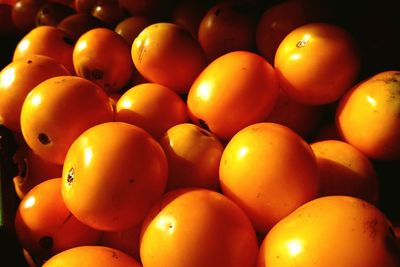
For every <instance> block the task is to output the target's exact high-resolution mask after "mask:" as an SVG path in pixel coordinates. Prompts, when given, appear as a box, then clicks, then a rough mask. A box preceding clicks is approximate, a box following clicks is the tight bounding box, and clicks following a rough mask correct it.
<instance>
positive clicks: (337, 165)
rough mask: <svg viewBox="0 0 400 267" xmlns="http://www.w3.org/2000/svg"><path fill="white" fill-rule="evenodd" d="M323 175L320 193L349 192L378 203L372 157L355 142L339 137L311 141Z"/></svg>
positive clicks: (320, 172)
mask: <svg viewBox="0 0 400 267" xmlns="http://www.w3.org/2000/svg"><path fill="white" fill-rule="evenodd" d="M311 148H312V150H313V151H314V154H315V156H316V158H317V164H318V170H319V174H320V177H321V189H320V195H321V196H327V195H347V196H354V197H358V198H361V199H364V200H366V201H368V202H370V203H373V204H377V203H378V195H379V187H378V177H377V174H376V171H375V169H374V166H373V165H372V163H371V161H370V160H369V159H368V158H367V157H366V156H365V155H364V154H362V153H361V152H360V151H359V150H358V149H356V148H354V147H353V146H351V145H349V144H348V143H345V142H343V141H338V140H325V141H320V142H315V143H312V144H311Z"/></svg>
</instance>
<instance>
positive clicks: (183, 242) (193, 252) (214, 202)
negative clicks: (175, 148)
mask: <svg viewBox="0 0 400 267" xmlns="http://www.w3.org/2000/svg"><path fill="white" fill-rule="evenodd" d="M257 253H258V245H257V237H256V234H255V232H254V229H253V227H252V225H251V223H250V221H249V219H248V218H247V216H246V215H245V214H244V213H243V211H242V210H241V209H240V208H239V207H238V206H237V205H236V204H235V203H233V202H232V201H231V200H229V199H228V198H227V197H225V196H224V195H222V194H220V193H217V192H215V191H211V190H207V189H180V190H176V191H170V192H169V193H167V194H166V195H165V196H164V197H163V198H162V199H161V200H160V201H159V202H158V203H157V204H155V205H154V206H153V208H152V209H151V210H150V212H149V213H148V215H147V216H146V218H145V221H144V222H143V227H142V234H141V242H140V257H141V259H142V263H143V266H146V267H153V266H154V267H155V266H157V267H158V266H165V267H172V266H173V267H186V266H191V267H200V266H201V267H203V266H209V267H251V266H254V264H255V262H256V258H257Z"/></svg>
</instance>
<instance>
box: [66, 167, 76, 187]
mask: <svg viewBox="0 0 400 267" xmlns="http://www.w3.org/2000/svg"><path fill="white" fill-rule="evenodd" d="M74 176H75V171H74V168H71V169H70V170H69V172H68V174H67V183H68V185H71V184H72V182H73V181H74Z"/></svg>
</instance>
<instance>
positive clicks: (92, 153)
mask: <svg viewBox="0 0 400 267" xmlns="http://www.w3.org/2000/svg"><path fill="white" fill-rule="evenodd" d="M167 168H168V166H167V159H166V157H165V154H164V152H163V150H162V148H161V146H160V145H159V144H158V143H157V141H156V140H155V139H154V138H152V137H151V135H150V134H148V133H147V132H146V131H145V130H143V129H142V128H139V127H137V126H134V125H131V124H127V123H123V122H108V123H103V124H100V125H96V126H94V127H92V128H90V129H88V130H87V131H85V132H84V133H83V134H82V135H81V136H79V137H78V138H77V139H76V140H75V142H74V143H73V144H72V145H71V147H70V149H69V150H68V154H67V157H66V159H65V162H64V168H63V180H62V194H63V199H64V201H65V203H66V205H67V207H68V208H69V209H70V210H71V212H72V213H73V214H74V215H75V216H76V217H77V218H78V219H79V220H81V221H82V222H84V223H86V224H87V225H90V226H91V227H93V228H96V229H101V230H105V231H121V230H125V229H128V228H130V227H133V226H134V225H136V224H138V223H140V222H141V221H142V219H143V217H144V216H145V214H146V212H147V210H148V209H149V208H150V206H151V205H153V203H154V202H156V201H157V199H158V198H159V197H160V196H161V195H162V194H163V193H164V189H165V185H166V182H167V173H168V169H167Z"/></svg>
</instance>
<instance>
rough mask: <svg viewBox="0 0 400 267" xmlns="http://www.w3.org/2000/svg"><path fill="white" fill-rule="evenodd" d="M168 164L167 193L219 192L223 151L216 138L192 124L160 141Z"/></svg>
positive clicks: (173, 129) (170, 131) (165, 136)
mask: <svg viewBox="0 0 400 267" xmlns="http://www.w3.org/2000/svg"><path fill="white" fill-rule="evenodd" d="M160 144H161V146H162V148H163V149H164V152H165V155H166V156H167V160H168V183H167V189H168V190H171V189H175V188H180V187H203V188H208V189H211V190H218V189H219V179H218V177H219V175H218V171H219V162H220V160H221V156H222V151H223V150H224V147H223V146H222V144H221V142H220V141H219V140H218V138H217V137H216V136H214V135H213V134H212V133H210V132H209V131H206V130H204V129H202V128H200V127H199V126H197V125H194V124H191V123H183V124H178V125H175V126H174V127H172V128H170V129H168V131H166V133H165V134H164V135H163V136H162V137H161V138H160Z"/></svg>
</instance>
